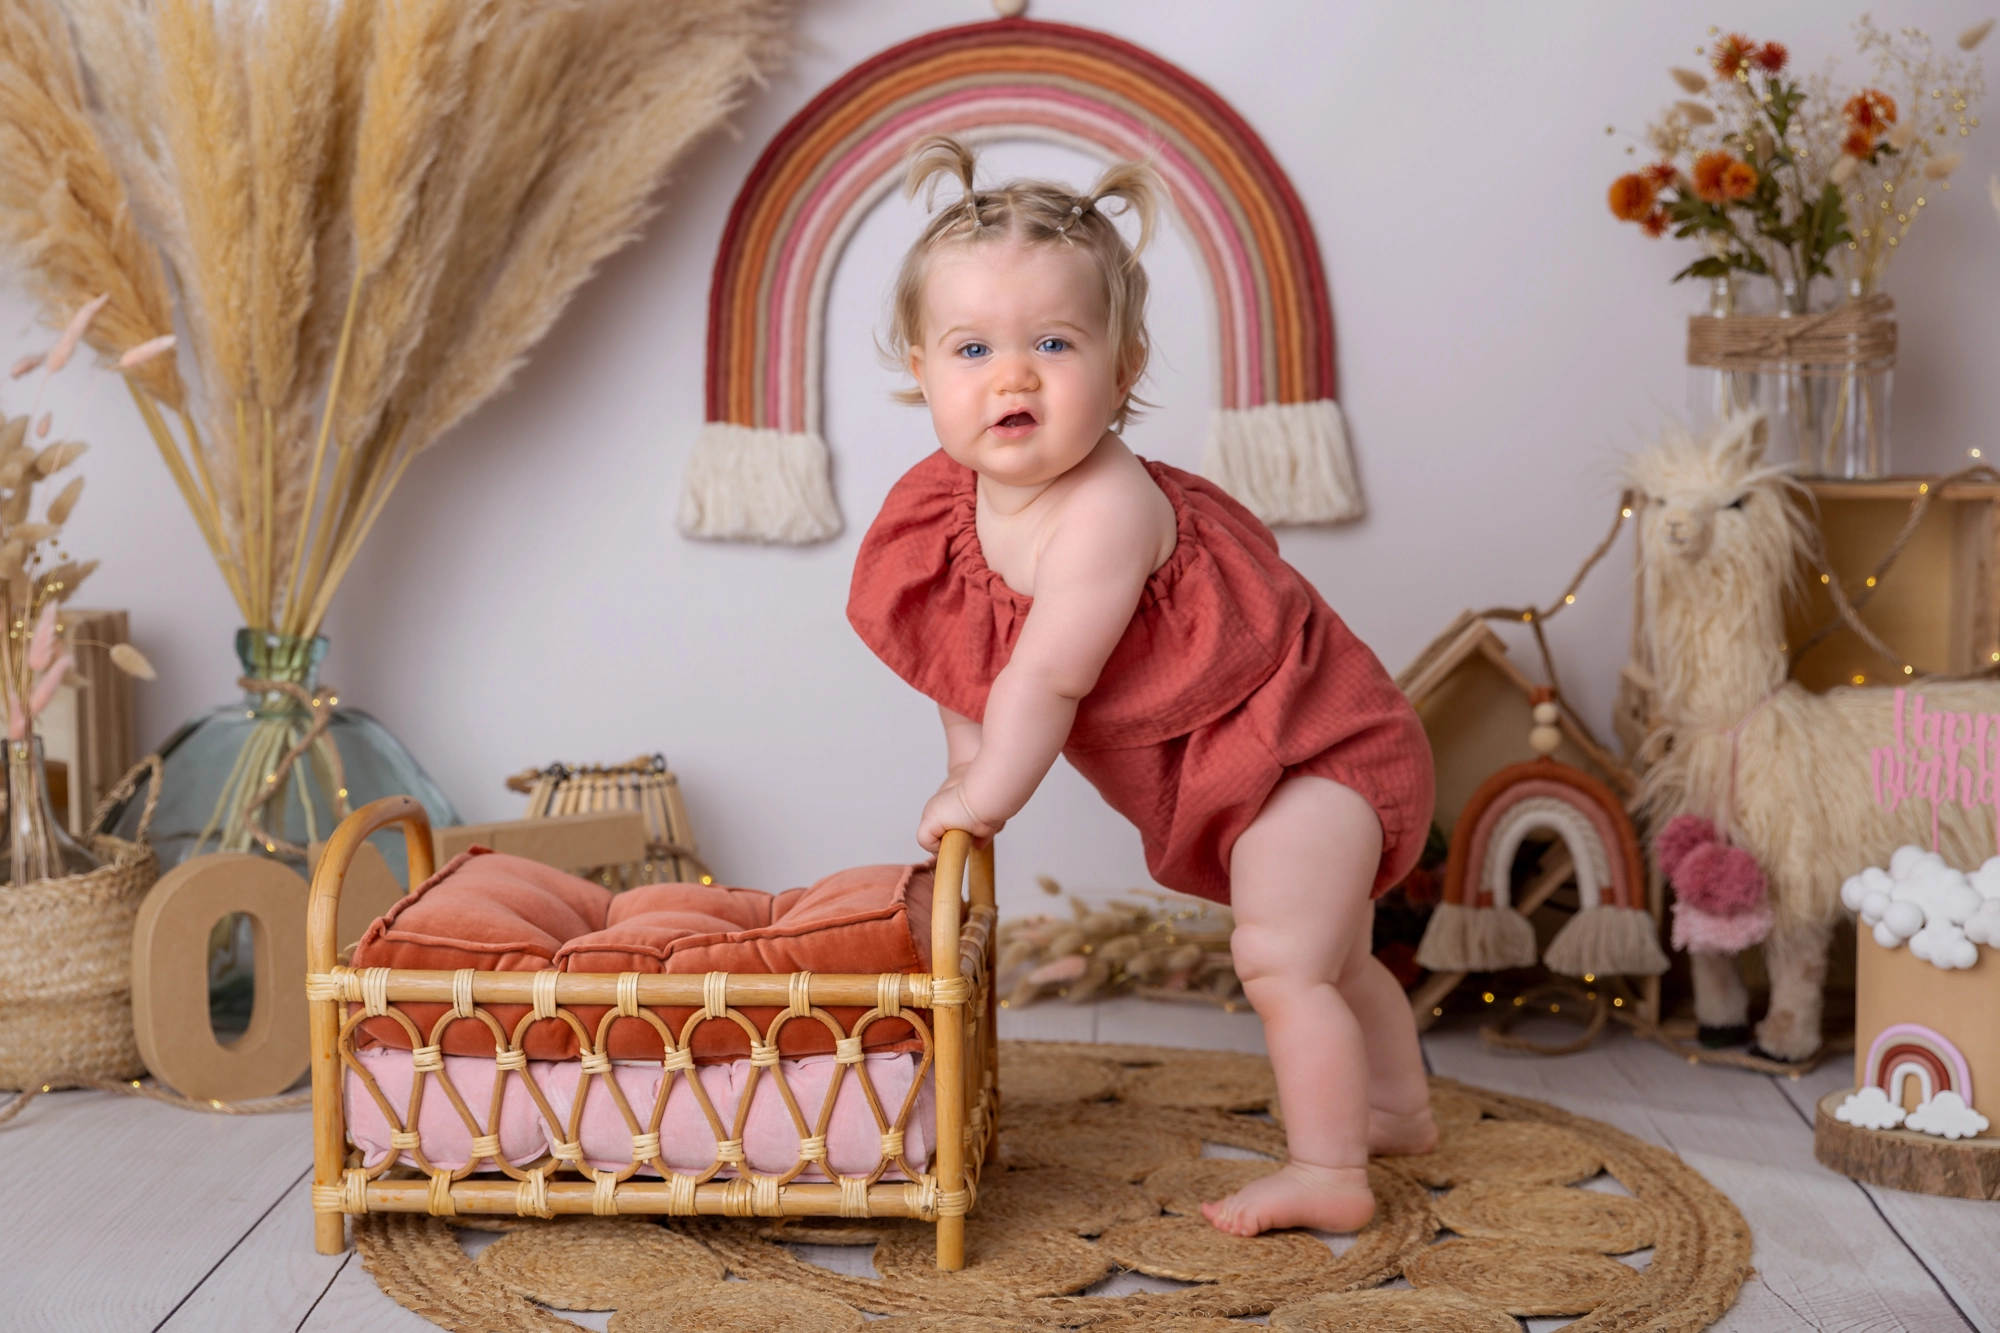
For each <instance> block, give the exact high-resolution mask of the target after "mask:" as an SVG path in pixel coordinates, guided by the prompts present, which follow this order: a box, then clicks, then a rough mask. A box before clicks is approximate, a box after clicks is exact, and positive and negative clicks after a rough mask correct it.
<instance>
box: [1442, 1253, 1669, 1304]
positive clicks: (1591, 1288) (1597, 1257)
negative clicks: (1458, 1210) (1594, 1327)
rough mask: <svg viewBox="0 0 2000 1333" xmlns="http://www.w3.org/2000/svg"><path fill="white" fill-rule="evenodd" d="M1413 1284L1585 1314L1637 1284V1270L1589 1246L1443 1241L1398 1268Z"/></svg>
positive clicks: (1496, 1301)
mask: <svg viewBox="0 0 2000 1333" xmlns="http://www.w3.org/2000/svg"><path fill="white" fill-rule="evenodd" d="M1403 1276H1405V1277H1407V1278H1409V1279H1410V1285H1411V1286H1413V1287H1417V1288H1420V1289H1421V1288H1425V1287H1449V1288H1451V1289H1452V1290H1454V1291H1458V1292H1462V1293H1464V1294H1465V1295H1467V1296H1470V1297H1472V1298H1473V1299H1474V1300H1477V1301H1483V1302H1485V1303H1487V1304H1489V1305H1492V1306H1495V1307H1497V1308H1499V1309H1502V1310H1505V1311H1506V1312H1507V1313H1509V1314H1513V1315H1577V1314H1589V1313H1590V1312H1591V1311H1592V1310H1595V1309H1596V1308H1597V1307H1598V1306H1600V1305H1603V1304H1604V1303H1605V1302H1606V1301H1608V1300H1611V1299H1612V1298H1613V1297H1615V1296H1617V1295H1619V1294H1620V1293H1622V1292H1624V1291H1625V1290H1626V1289H1627V1288H1630V1287H1634V1286H1637V1285H1638V1283H1639V1274H1638V1271H1637V1270H1636V1269H1633V1268H1630V1267H1628V1266H1626V1265H1625V1264H1621V1263H1619V1262H1618V1261H1617V1260H1616V1259H1608V1258H1606V1257H1605V1256H1603V1255H1601V1254H1598V1253H1596V1252H1595V1251H1592V1250H1571V1249H1564V1248H1562V1247H1561V1246H1556V1245H1535V1244H1531V1243H1529V1242H1526V1241H1517V1240H1448V1241H1446V1242H1445V1243H1444V1244H1442V1245H1433V1246H1432V1247H1431V1248H1430V1249H1428V1250H1425V1251H1424V1252H1423V1253H1422V1254H1420V1255H1418V1256H1417V1257H1416V1258H1415V1259H1413V1260H1412V1261H1411V1262H1410V1265H1409V1266H1408V1267H1407V1268H1405V1269H1404V1270H1403Z"/></svg>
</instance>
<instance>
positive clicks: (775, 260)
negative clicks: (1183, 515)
mask: <svg viewBox="0 0 2000 1333" xmlns="http://www.w3.org/2000/svg"><path fill="white" fill-rule="evenodd" d="M937 133H946V134H952V135H956V136H958V137H959V138H961V139H963V140H966V141H967V142H974V143H977V142H985V141H992V140H996V139H1023V138H1025V139H1033V140H1040V141H1044V142H1049V143H1056V144H1062V145H1065V146H1069V147H1073V148H1078V149H1081V150H1083V151H1086V152H1090V153H1093V154H1095V155H1097V156H1099V157H1102V158H1105V159H1107V160H1120V159H1139V160H1144V161H1149V162H1151V163H1152V164H1153V165H1154V166H1155V167H1156V168H1157V169H1158V170H1159V172H1160V174H1161V176H1162V177H1164V179H1165V181H1166V184H1167V193H1168V197H1169V201H1170V206H1171V208H1172V210H1173V212H1174V214H1175V216H1176V218H1177V219H1178V220H1179V222H1180V225H1181V227H1182V229H1183V230H1184V232H1185V233H1186V234H1187V236H1188V237H1189V238H1190V239H1191V240H1192V242H1193V244H1194V246H1195V248H1196V250H1197V251H1198V254H1199V259H1200V268H1201V271H1202V273H1203V275H1204V277H1205V279H1206V285H1207V288H1208V292H1209V295H1210V298H1211V306H1212V308H1213V310H1214V313H1215V319H1216V324H1217V337H1216V344H1217V347H1218V349H1219V351H1220V367H1219V377H1220V387H1219V394H1218V402H1219V404H1220V405H1219V406H1218V407H1217V409H1216V411H1215V415H1214V418H1213V420H1212V421H1211V423H1210V429H1209V438H1208V445H1207V449H1206V453H1205V456H1204V459H1203V470H1204V471H1205V472H1207V473H1208V475H1209V476H1210V477H1211V478H1212V479H1214V480H1216V481H1217V482H1219V483H1220V484H1221V485H1222V486H1224V487H1225V488H1226V489H1227V490H1228V491H1229V492H1230V493H1231V494H1232V495H1234V496H1236V498H1237V499H1239V500H1241V501H1242V502H1243V503H1244V504H1246V505H1247V506H1249V508H1250V509H1251V510H1252V511H1254V512H1255V513H1256V514H1257V515H1258V517H1260V518H1262V519H1263V520H1265V521H1266V522H1268V523H1337V522H1342V521H1344V520H1347V519H1351V518H1356V517H1358V516H1359V515H1360V513H1361V497H1360V490H1359V488H1358V486H1357V485H1356V482H1355V478H1354V466H1353V461H1352V458H1351V456H1350V453H1349V449H1348V444H1347V431H1346V427H1345V425H1344V423H1343V421H1342V417H1341V413H1340V408H1339V406H1338V404H1337V403H1336V402H1335V401H1334V368H1333V313H1332V308H1331V305H1330V304H1329V302H1328V299H1327V290H1326V278H1325V274H1324V272H1323V270H1322V268H1321V266H1320V257H1319V247H1318V245H1317V243H1316V242H1315V241H1314V239H1313V235H1312V229H1311V226H1310V224H1309V223H1308V221H1307V219H1306V215H1305V209H1304V207H1303V206H1302V205H1301V204H1300V202H1299V198H1298V195H1297V193H1296V192H1295V191H1294V190H1293V189H1292V186H1291V182H1290V181H1289V180H1287V179H1286V177H1285V174H1284V172H1283V171H1282V170H1281V169H1280V168H1279V167H1278V164H1277V163H1276V162H1275V161H1274V160H1273V159H1272V157H1271V154H1270V151H1269V150H1268V149H1267V148H1266V147H1265V146H1264V143H1263V141H1262V140H1261V139H1259V138H1258V137H1257V134H1256V132H1255V131H1253V130H1252V129H1251V128H1250V126H1249V125H1248V124H1246V123H1245V122H1244V120H1243V118H1242V117H1241V116H1239V115H1237V114H1236V112H1235V111H1234V110H1232V109H1231V108H1230V106H1229V104H1228V103H1227V102H1225V101H1223V100H1222V98H1221V97H1219V96H1218V95H1217V94H1216V93H1215V91H1214V90H1213V89H1211V88H1209V87H1208V86H1207V85H1206V84H1204V83H1202V82H1201V81H1200V80H1199V79H1196V78H1195V77H1194V76H1193V75H1191V74H1189V73H1188V72H1187V71H1185V70H1183V69H1180V68H1179V67H1177V66H1175V65H1172V64H1169V63H1168V62H1167V61H1165V60H1162V59H1160V58H1159V57H1158V56H1156V55H1153V54H1151V53H1150V52H1148V51H1145V50H1142V49H1141V48H1139V47H1136V46H1133V45H1131V44H1130V43H1128V42H1123V41H1120V40H1118V39H1117V38H1115V37H1111V36H1108V35H1106V34H1104V33H1101V32H1096V31H1093V30H1091V29H1089V28H1078V27H1072V26H1070V25H1067V24H1060V23H1043V22H1039V21H1036V20H1033V19H1024V18H1006V19H998V20H995V21H992V22H986V23H976V24H970V25H967V26H965V27H958V28H947V29H943V30H940V31H938V32H932V33H926V34H925V35H923V36H921V37H918V38H916V39H914V40H912V41H909V42H905V43H903V44H902V45H900V46H896V47H892V48H891V49H889V50H887V51H884V52H882V53H881V54H879V55H877V56H875V57H873V58H872V59H869V60H867V61H864V62H863V63H862V64H860V65H857V66H856V67H855V68H853V69H852V70H849V71H848V72H847V73H846V74H844V75H842V76H841V77H840V78H839V79H837V80H835V81H834V82H833V83H832V84H831V85H829V86H828V87H827V88H826V89H825V90H824V91H823V92H821V93H820V94H819V96H817V97H815V98H814V99H813V100H812V102H811V103H809V104H808V105H807V106H806V107H805V109H804V110H802V111H800V112H799V113H798V115H796V116H794V117H793V118H792V119H791V121H790V122H788V123H787V124H786V125H785V127H784V128H783V129H782V130H780V131H779V132H778V134H777V137H776V138H774V139H773V140H772V141H771V143H770V145H769V146H768V147H767V148H766V149H765V150H764V153H763V156H762V157H760V158H759V159H758V161H757V165H756V166H755V167H754V168H753V169H752V170H751V172H750V177H749V179H748V180H746V181H745V182H744V184H743V188H742V191H741V192H740V193H739V194H738V195H737V197H736V203H735V206H734V207H733V208H732V209H731V210H730V215H729V223H728V226H727V227H726V228H725V229H724V232H723V236H722V244H721V247H720V249H719V250H718V252H717V254H716V260H715V274H714V278H713V280H712V282H711V285H710V288H709V303H708V381H707V424H706V425H705V426H704V427H703V429H702V433H701V437H700V439H699V440H698V441H697V443H696V445H695V449H694V453H693V455H692V456H691V457H690V459H689V461H688V466H687V474H686V477H685V478H684V483H683V490H682V495H681V508H680V517H679V522H680V528H681V531H682V532H683V533H685V534H687V535H688V536H690V537H707V538H726V539H737V540H749V541H762V542H783V543H789V544H804V543H808V542H816V541H824V540H826V539H828V538H830V537H832V536H834V535H835V534H837V533H838V532H839V531H840V529H841V517H840V510H839V508H838V507H837V505H836V504H835V501H834V497H833V486H832V479H831V476H830V466H829V458H828V454H827V448H826V442H825V440H824V438H823V437H822V435H821V423H822V420H823V415H824V414H823V406H822V402H821V384H820V371H821V358H822V350H821V349H822V344H823V339H824V333H825V315H826V300H827V291H828V288H829V286H830V285H831V281H832V276H833V270H834V267H835V265H836V263H837V262H838V260H839V258H840V253H841V251H842V249H843V248H844V247H845V246H846V244H847V240H848V238H849V237H850V236H852V235H853V233H854V230H855V228H856V227H857V226H858V225H859V224H860V222H861V220H862V218H863V217H865V216H866V215H867V213H868V211H869V210H870V209H871V208H872V207H873V206H874V205H875V204H876V203H877V202H878V201H879V200H880V199H881V198H882V196H883V195H884V194H886V193H887V192H888V191H889V190H890V189H891V188H892V186H894V185H895V183H896V182H897V181H898V180H899V179H900V177H901V173H902V168H903V160H904V155H905V153H906V152H907V150H908V149H909V147H910V145H911V144H913V143H915V142H916V141H917V140H918V139H920V138H922V137H923V136H925V135H928V134H937Z"/></svg>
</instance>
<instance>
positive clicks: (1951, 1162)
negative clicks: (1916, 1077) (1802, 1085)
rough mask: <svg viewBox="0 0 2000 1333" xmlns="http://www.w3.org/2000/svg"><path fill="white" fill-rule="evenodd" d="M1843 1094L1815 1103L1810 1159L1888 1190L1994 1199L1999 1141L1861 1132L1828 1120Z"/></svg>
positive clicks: (1999, 1176) (1999, 1181) (1999, 1188)
mask: <svg viewBox="0 0 2000 1333" xmlns="http://www.w3.org/2000/svg"><path fill="white" fill-rule="evenodd" d="M1847 1097H1848V1094H1847V1093H1845V1092H1829V1093H1828V1094H1827V1095H1826V1096H1824V1097H1822V1098H1820V1099H1819V1106H1818V1107H1817V1108H1816V1111H1815V1114H1814V1116H1813V1156H1814V1157H1817V1158H1818V1159H1819V1162H1820V1165H1821V1166H1824V1167H1828V1168H1830V1169H1832V1170H1834V1171H1838V1172H1840V1174H1842V1175H1843V1176H1852V1177H1853V1178H1854V1179H1856V1180H1862V1181H1866V1182H1867V1183H1868V1184H1870V1185H1882V1186H1885V1187H1886V1188H1888V1189H1892V1190H1908V1191H1910V1192H1911V1193H1912V1194H1937V1195H1942V1196H1943V1197H1945V1198H1947V1199H2000V1139H1988V1138H1978V1139H1958V1140H1955V1141H1954V1140H1952V1139H1940V1138H1936V1137H1933V1136H1932V1135H1929V1134H1918V1133H1915V1132H1913V1131H1911V1130H1907V1129H1863V1128H1861V1127H1860V1126H1859V1125H1850V1124H1847V1123H1846V1122H1845V1121H1841V1120H1836V1119H1834V1118H1833V1113H1834V1112H1835V1111H1837V1110H1839V1109H1840V1104H1841V1103H1842V1102H1844V1101H1846V1100H1847Z"/></svg>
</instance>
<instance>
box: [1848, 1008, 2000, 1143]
mask: <svg viewBox="0 0 2000 1333" xmlns="http://www.w3.org/2000/svg"><path fill="white" fill-rule="evenodd" d="M1911 1079H1915V1080H1916V1084H1917V1097H1916V1101H1917V1105H1916V1107H1915V1109H1913V1110H1908V1111H1906V1110H1904V1109H1903V1102H1904V1101H1905V1100H1906V1099H1907V1094H1906V1091H1905V1089H1906V1087H1907V1085H1908V1083H1909V1082H1910V1080H1911ZM1833 1117H1834V1119H1836V1120H1842V1121H1845V1122H1846V1123H1848V1124H1850V1125H1858V1126H1860V1127H1861V1128H1863V1129H1906V1130H1914V1131H1915V1132H1917V1133H1919V1134H1933V1135H1936V1136H1937V1137H1939V1138H1944V1139H1970V1138H1977V1137H1978V1136H1980V1135H1982V1134H1984V1133H1985V1132H1986V1131H1987V1130H1989V1129H1991V1128H1992V1127H1993V1122H1992V1121H1991V1120H1989V1119H1988V1118H1987V1117H1986V1116H1985V1115H1984V1114H1982V1113H1981V1112H1979V1111H1978V1110H1976V1109H1975V1108H1974V1103H1973V1096H1972V1066H1971V1064H1970V1063H1969V1062H1968V1061H1967V1060H1966V1058H1965V1055H1964V1053H1963V1052H1961V1051H1960V1050H1959V1049H1958V1047H1956V1046H1954V1045H1953V1044H1952V1043H1951V1041H1950V1039H1948V1038H1947V1037H1945V1035H1944V1034H1943V1033H1941V1032H1938V1031H1936V1030H1934V1029H1932V1028H1927V1027H1925V1026H1923V1025H1922V1024H1921V1023H1892V1024H1890V1025H1889V1026H1888V1027H1885V1028H1883V1029H1882V1030H1881V1031H1880V1032H1879V1033H1877V1034H1876V1035H1875V1040H1874V1041H1873V1042H1871V1043H1869V1046H1868V1058H1867V1059H1866V1060H1864V1061H1863V1062H1862V1066H1861V1086H1860V1087H1858V1088H1856V1089H1855V1090H1854V1091H1853V1092H1851V1093H1849V1094H1848V1095H1847V1099H1846V1100H1845V1101H1843V1102H1842V1103H1841V1104H1840V1106H1839V1107H1838V1108H1837V1109H1836V1110H1835V1111H1834V1113H1833Z"/></svg>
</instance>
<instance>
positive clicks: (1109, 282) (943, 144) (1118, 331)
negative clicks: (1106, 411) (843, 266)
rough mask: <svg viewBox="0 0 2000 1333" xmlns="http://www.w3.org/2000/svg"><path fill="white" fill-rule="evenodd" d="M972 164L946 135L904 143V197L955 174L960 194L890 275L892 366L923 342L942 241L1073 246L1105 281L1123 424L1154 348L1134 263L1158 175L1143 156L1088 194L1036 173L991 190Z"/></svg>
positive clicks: (1149, 224) (1137, 404) (908, 396)
mask: <svg viewBox="0 0 2000 1333" xmlns="http://www.w3.org/2000/svg"><path fill="white" fill-rule="evenodd" d="M973 166H974V159H973V156H972V150H971V149H969V148H967V147H966V146H965V145H964V144H962V143H960V142H959V141H958V140H956V139H954V138H951V137H950V136H948V135H943V134H934V135H931V136H930V137H929V138H927V139H924V140H922V141H921V142H919V143H918V144H917V145H916V146H915V147H914V148H912V149H911V150H910V167H909V175H908V177H907V178H906V180H905V183H904V188H905V190H906V191H907V193H908V194H910V195H911V196H913V197H914V196H915V195H916V193H917V192H918V191H919V190H924V189H926V188H927V187H934V183H935V181H936V179H937V178H938V177H940V176H945V177H950V178H951V179H952V180H954V181H955V182H956V183H957V184H958V185H959V187H960V189H961V194H960V197H959V198H958V199H957V200H956V201H954V202H953V203H951V204H949V205H947V206H946V207H945V208H944V209H942V210H941V211H939V212H938V213H936V214H935V215H934V216H933V217H932V218H931V220H930V224H929V225H928V226H926V227H925V228H924V233H923V235H922V236H919V237H918V238H917V241H916V244H914V245H912V246H911V247H910V250H909V253H908V254H906V255H904V256H903V267H902V270H901V271H900V272H899V273H898V274H897V275H896V292H895V297H894V304H893V307H892V313H891V317H890V318H891V322H890V328H889V345H888V348H887V352H888V355H889V356H890V357H892V358H893V359H894V360H895V362H896V364H897V365H898V366H903V365H907V364H908V362H909V352H910V348H911V347H912V346H913V345H915V344H917V343H919V342H921V341H922V340H923V327H922V325H923V319H922V316H923V294H924V279H925V277H926V276H927V274H928V272H929V269H930V257H931V253H932V252H933V251H935V250H936V249H937V248H938V247H939V246H942V245H946V244H953V245H972V244H980V243H984V242H989V241H1014V242H1017V243H1020V244H1023V245H1051V246H1053V245H1069V246H1078V247H1081V248H1082V250H1083V252H1084V253H1085V254H1087V255H1089V256H1090V258H1091V259H1092V260H1093V261H1094V262H1095V263H1096V266H1097V271H1098V275H1099V276H1100V277H1102V278H1103V280H1104V295H1105V298H1106V306H1107V308H1108V309H1109V311H1110V326H1111V327H1110V334H1111V347H1112V364H1113V365H1114V367H1115V368H1116V372H1117V375H1118V379H1119V382H1120V383H1123V384H1125V385H1126V386H1127V390H1126V395H1125V401H1124V402H1122V403H1120V404H1119V406H1118V412H1117V415H1116V416H1115V417H1114V418H1113V419H1112V428H1113V429H1114V430H1122V429H1124V427H1125V424H1126V422H1128V421H1130V420H1131V419H1132V418H1133V417H1134V416H1136V415H1138V409H1140V408H1141V407H1144V406H1146V405H1147V404H1146V403H1145V401H1144V400H1143V399H1141V398H1139V397H1138V396H1137V395H1135V394H1133V393H1132V392H1131V386H1134V385H1136V384H1138V382H1139V380H1140V378H1141V377H1142V376H1143V375H1144V374H1145V373H1146V360H1147V358H1148V357H1149V356H1150V355H1151V352H1152V345H1151V343H1150V341H1149V340H1148V339H1147V337H1146V270H1145V269H1144V268H1142V267H1140V265H1139V255H1140V253H1141V252H1142V251H1143V250H1145V248H1146V243H1147V242H1148V241H1150V240H1151V239H1152V236H1153V221H1154V218H1155V217H1156V216H1157V215H1158V212H1159V197H1160V191H1161V188H1162V187H1161V184H1160V178H1159V176H1158V174H1156V173H1155V172H1154V171H1153V169H1152V168H1151V167H1149V166H1146V165H1145V164H1143V163H1139V162H1118V163H1114V164H1113V165H1111V166H1110V167H1107V168H1105V171H1104V174H1103V175H1101V176H1099V177H1098V178H1097V182H1096V184H1094V185H1092V186H1091V187H1090V190H1089V192H1088V193H1085V194H1077V193H1076V192H1074V191H1073V190H1071V189H1069V188H1068V187H1067V186H1064V185H1058V184H1055V183H1054V182H1051V181H1038V180H1014V181H1009V182H1007V183H1006V184H1005V185H1003V186H1001V187H1000V188H998V189H995V190H981V189H977V188H976V187H975V186H974V185H973V183H972V172H973ZM1114 198H1115V199H1118V200H1120V201H1121V202H1122V203H1123V204H1124V209H1123V210H1122V211H1125V212H1130V213H1132V214H1135V215H1136V216H1137V217H1138V220H1139V242H1138V244H1137V245H1127V244H1126V243H1125V238H1124V237H1123V236H1121V235H1120V234H1119V232H1118V228H1117V227H1115V226H1113V225H1112V222H1111V219H1110V218H1109V217H1108V216H1107V215H1106V214H1105V213H1104V211H1103V210H1102V209H1101V208H1100V207H1099V205H1100V204H1102V203H1103V202H1104V201H1105V200H1107V199H1114ZM896 397H897V399H898V400H900V401H902V402H906V403H920V402H922V401H923V400H924V396H923V393H922V391H920V390H918V389H915V388H909V389H902V390H899V391H898V392H897V394H896Z"/></svg>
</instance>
